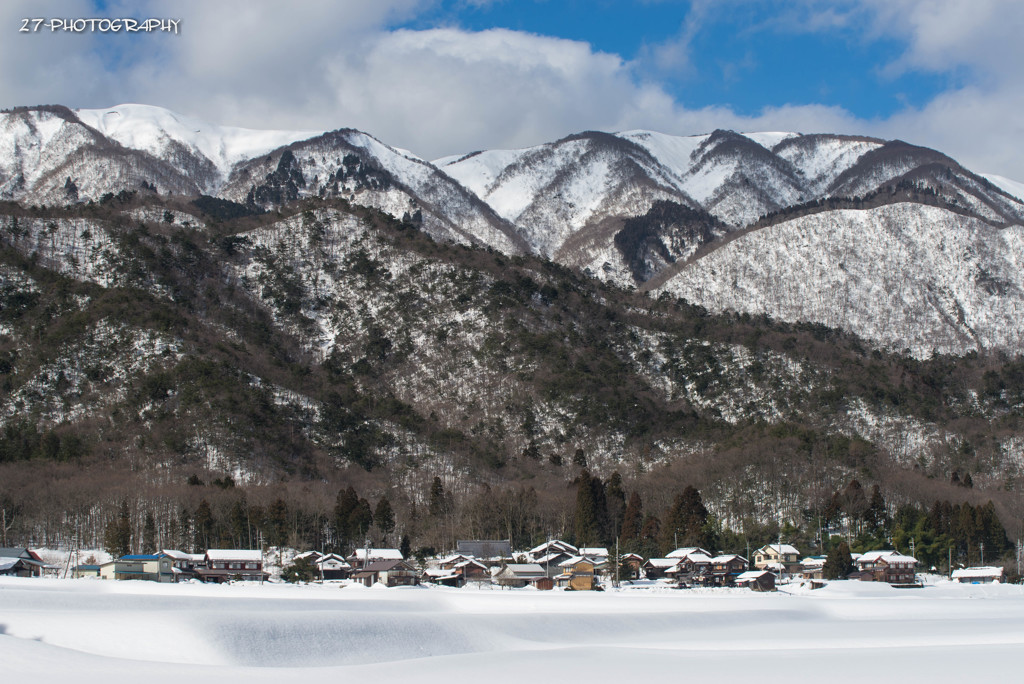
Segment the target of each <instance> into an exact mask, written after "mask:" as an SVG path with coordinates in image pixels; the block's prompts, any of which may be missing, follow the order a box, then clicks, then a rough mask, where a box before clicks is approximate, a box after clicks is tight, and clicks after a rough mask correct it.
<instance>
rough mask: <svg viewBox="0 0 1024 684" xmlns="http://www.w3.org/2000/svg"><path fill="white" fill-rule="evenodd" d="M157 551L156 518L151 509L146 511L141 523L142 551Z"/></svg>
mask: <svg viewBox="0 0 1024 684" xmlns="http://www.w3.org/2000/svg"><path fill="white" fill-rule="evenodd" d="M157 551H159V545H158V540H157V538H156V518H154V517H153V511H146V521H145V522H144V523H143V524H142V552H143V553H156V552H157Z"/></svg>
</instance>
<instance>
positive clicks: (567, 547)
mask: <svg viewBox="0 0 1024 684" xmlns="http://www.w3.org/2000/svg"><path fill="white" fill-rule="evenodd" d="M551 549H558V550H559V551H563V552H566V553H571V554H575V553H576V547H575V546H573V545H572V544H570V543H568V542H564V541H562V540H561V539H552V540H550V541H546V542H544V543H543V544H541V545H540V546H535V547H533V548H532V549H530V550H529V551H527V553H528V554H530V555H531V556H536V555H537V554H538V553H542V552H545V551H547V552H548V553H551Z"/></svg>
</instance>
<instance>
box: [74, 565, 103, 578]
mask: <svg viewBox="0 0 1024 684" xmlns="http://www.w3.org/2000/svg"><path fill="white" fill-rule="evenodd" d="M99 576H100V566H99V565H95V564H92V563H84V564H82V565H75V566H73V567H72V568H71V579H82V578H85V577H96V578H98V577H99Z"/></svg>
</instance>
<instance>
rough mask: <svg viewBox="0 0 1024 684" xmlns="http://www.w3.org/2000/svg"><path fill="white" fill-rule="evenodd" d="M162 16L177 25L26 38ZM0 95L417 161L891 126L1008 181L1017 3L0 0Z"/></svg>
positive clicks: (1017, 169) (1020, 133)
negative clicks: (587, 141)
mask: <svg viewBox="0 0 1024 684" xmlns="http://www.w3.org/2000/svg"><path fill="white" fill-rule="evenodd" d="M31 16H43V17H102V16H106V17H135V18H145V17H161V18H164V17H170V18H179V19H181V21H182V24H181V34H180V35H178V36H164V35H144V36H134V37H127V36H123V35H122V36H112V35H95V34H93V35H77V36H76V35H68V34H39V35H30V36H26V35H24V34H20V33H18V31H17V27H18V25H19V21H20V18H22V17H31ZM0 26H7V27H8V28H7V31H8V33H9V35H8V36H6V37H5V38H4V40H2V41H0V60H3V63H4V64H9V65H17V68H15V69H8V70H6V72H5V77H4V79H2V80H0V106H3V107H10V106H16V105H26V104H41V103H61V104H66V105H68V106H71V107H105V106H109V105H113V104H120V103H125V102H140V103H147V104H154V105H159V106H164V107H168V108H170V109H173V110H175V111H179V112H182V113H185V114H189V115H192V116H197V117H200V118H205V119H207V120H210V121H213V122H216V123H221V124H227V125H238V126H246V127H252V128H289V129H302V130H328V129H333V128H340V127H354V128H360V129H362V130H365V131H368V132H370V133H372V134H374V135H376V136H377V137H379V138H380V139H382V140H384V141H385V142H388V143H389V144H392V145H396V146H401V147H404V148H407V149H410V150H412V151H414V152H416V153H417V154H420V155H421V156H423V157H426V158H435V157H439V156H442V155H446V154H457V153H463V152H468V151H472V150H476V149H484V148H496V147H524V146H528V145H536V144H540V143H543V142H546V141H550V140H554V139H557V138H559V137H562V136H565V135H568V134H571V133H574V132H578V131H581V130H585V129H597V130H612V131H614V130H625V129H632V128H647V129H653V130H659V131H662V132H665V133H672V134H678V135H691V134H698V133H704V132H708V131H710V130H714V129H715V128H730V129H733V130H738V131H757V130H792V131H799V132H805V133H811V132H838V133H851V134H869V135H876V136H879V137H884V138H901V139H904V140H907V141H909V142H912V143H916V144H921V145H926V146H929V147H934V148H936V149H939V150H942V151H943V152H945V153H947V154H950V155H951V156H953V157H954V158H956V159H958V160H960V161H961V162H962V163H964V164H966V165H967V166H969V167H970V168H972V169H975V170H978V171H982V172H994V173H999V174H1002V175H1006V176H1009V177H1015V178H1018V179H1024V161H1022V159H1021V158H1020V157H1021V155H1018V154H1017V150H1018V149H1020V148H1021V147H1022V146H1024V117H1022V116H1021V115H1020V112H1024V76H1022V75H1021V74H1020V73H1019V71H1020V70H1019V65H1020V64H1024V41H1022V40H1021V36H1022V35H1024V2H1020V1H1019V0H972V1H971V2H966V1H964V0H692V1H690V2H682V1H678V0H644V1H640V2H624V1H619V0H591V1H590V2H583V1H578V0H562V1H556V0H518V1H516V2H512V1H510V0H505V1H503V0H375V1H372V2H368V1H366V0H307V1H306V2H302V3H299V4H297V5H285V4H284V3H279V2H270V1H263V0H248V1H243V0H221V1H219V2H207V1H205V0H179V1H175V2H171V1H169V0H106V1H104V2H96V1H94V0H51V1H49V2H47V1H45V0H44V1H43V2H38V1H36V2H30V1H29V0H7V1H5V2H4V3H2V4H0Z"/></svg>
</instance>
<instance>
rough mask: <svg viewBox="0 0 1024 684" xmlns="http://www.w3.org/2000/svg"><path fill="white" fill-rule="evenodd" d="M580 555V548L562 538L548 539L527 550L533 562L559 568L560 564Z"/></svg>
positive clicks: (527, 555)
mask: <svg viewBox="0 0 1024 684" xmlns="http://www.w3.org/2000/svg"><path fill="white" fill-rule="evenodd" d="M578 555H579V549H577V548H576V547H575V546H573V545H572V544H569V543H568V542H564V541H562V540H560V539H552V540H550V541H546V542H544V543H543V544H540V545H539V546H535V547H533V548H532V549H530V550H529V551H527V552H526V557H527V558H528V559H529V560H530V561H531V562H533V563H537V564H538V565H542V566H544V567H545V568H552V567H554V568H557V567H558V564H559V563H561V562H563V561H565V560H568V559H569V558H572V557H573V556H578Z"/></svg>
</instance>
